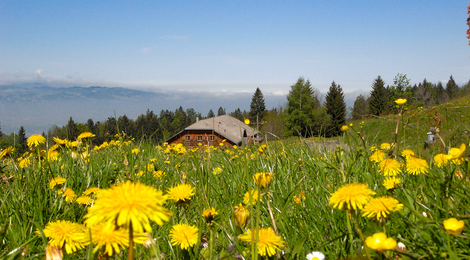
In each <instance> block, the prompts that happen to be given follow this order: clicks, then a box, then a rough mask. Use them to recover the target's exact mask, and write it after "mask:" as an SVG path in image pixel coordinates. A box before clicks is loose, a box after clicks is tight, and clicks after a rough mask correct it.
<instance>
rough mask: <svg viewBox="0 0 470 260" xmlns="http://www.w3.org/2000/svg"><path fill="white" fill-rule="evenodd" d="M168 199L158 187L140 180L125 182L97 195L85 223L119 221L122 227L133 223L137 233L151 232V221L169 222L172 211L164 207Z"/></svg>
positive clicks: (119, 225) (91, 224)
mask: <svg viewBox="0 0 470 260" xmlns="http://www.w3.org/2000/svg"><path fill="white" fill-rule="evenodd" d="M167 199H168V196H167V195H163V192H162V191H159V190H157V189H155V188H154V187H151V186H146V185H144V184H142V183H140V182H131V181H127V182H124V183H123V182H121V183H118V184H117V185H113V186H111V188H109V189H103V190H101V191H100V192H99V193H98V194H96V200H95V204H94V206H93V207H91V209H90V211H89V212H88V213H87V214H86V215H85V216H84V218H85V224H86V225H88V226H93V225H96V224H97V223H99V222H115V223H116V225H117V226H118V227H122V226H123V227H126V228H128V227H129V225H130V224H131V223H132V227H133V228H134V230H135V231H136V232H139V233H143V232H144V230H145V231H147V232H150V231H151V230H152V227H151V226H150V222H149V220H151V221H153V222H155V223H157V224H158V225H160V226H161V225H163V221H169V219H170V216H171V215H172V212H171V211H170V210H168V209H166V208H164V207H163V205H164V204H165V203H166V201H167Z"/></svg>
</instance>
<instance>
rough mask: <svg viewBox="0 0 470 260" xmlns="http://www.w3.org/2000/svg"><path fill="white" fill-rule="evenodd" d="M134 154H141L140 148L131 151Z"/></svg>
mask: <svg viewBox="0 0 470 260" xmlns="http://www.w3.org/2000/svg"><path fill="white" fill-rule="evenodd" d="M131 153H132V154H138V153H139V148H134V149H132V151H131Z"/></svg>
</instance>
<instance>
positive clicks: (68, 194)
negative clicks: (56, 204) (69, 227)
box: [57, 188, 77, 202]
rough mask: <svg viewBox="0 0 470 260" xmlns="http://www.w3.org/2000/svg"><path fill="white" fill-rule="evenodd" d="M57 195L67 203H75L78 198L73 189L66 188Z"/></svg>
mask: <svg viewBox="0 0 470 260" xmlns="http://www.w3.org/2000/svg"><path fill="white" fill-rule="evenodd" d="M57 194H59V195H62V197H63V198H65V201H66V202H73V201H74V200H75V197H77V195H75V191H73V190H72V189H71V188H65V190H64V191H62V190H58V191H57Z"/></svg>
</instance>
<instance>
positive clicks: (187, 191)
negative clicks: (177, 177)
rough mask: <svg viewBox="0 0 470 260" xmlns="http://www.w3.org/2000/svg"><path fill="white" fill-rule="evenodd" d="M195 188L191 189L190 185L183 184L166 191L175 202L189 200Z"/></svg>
mask: <svg viewBox="0 0 470 260" xmlns="http://www.w3.org/2000/svg"><path fill="white" fill-rule="evenodd" d="M194 189H196V188H195V187H191V184H187V183H183V184H178V185H177V186H176V187H173V188H169V189H168V196H169V198H170V199H172V200H174V201H175V202H178V201H186V200H191V196H193V195H194V194H195V193H194Z"/></svg>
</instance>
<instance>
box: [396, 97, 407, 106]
mask: <svg viewBox="0 0 470 260" xmlns="http://www.w3.org/2000/svg"><path fill="white" fill-rule="evenodd" d="M395 103H397V105H399V106H401V105H403V104H405V103H406V98H399V99H397V100H395Z"/></svg>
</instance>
